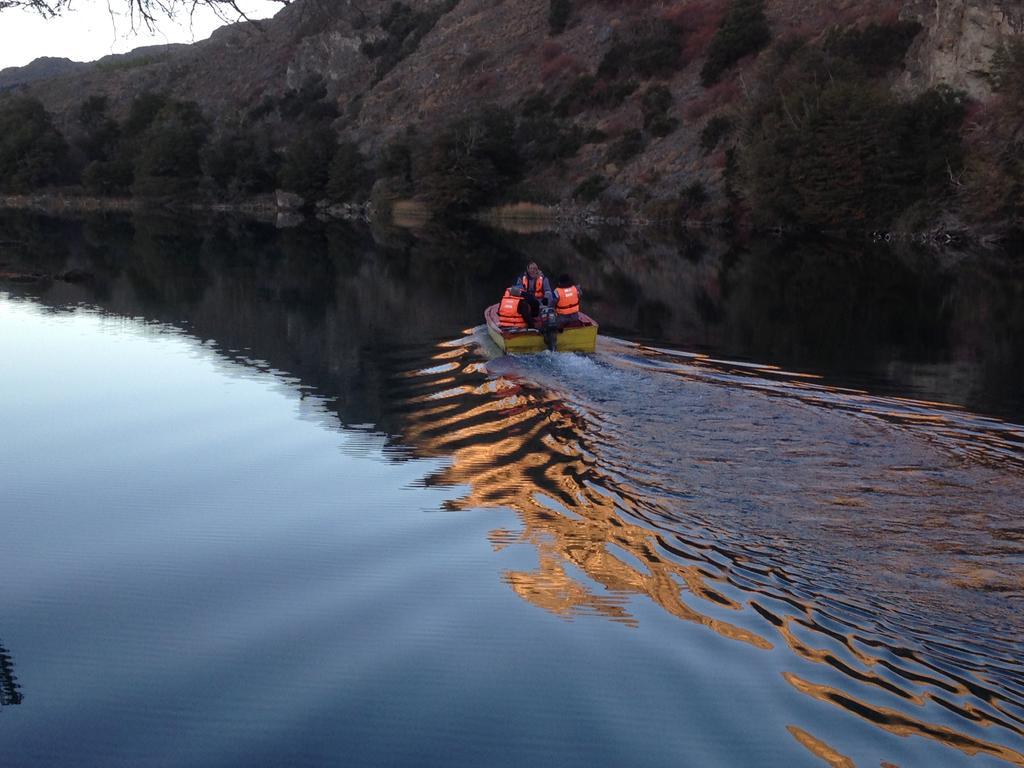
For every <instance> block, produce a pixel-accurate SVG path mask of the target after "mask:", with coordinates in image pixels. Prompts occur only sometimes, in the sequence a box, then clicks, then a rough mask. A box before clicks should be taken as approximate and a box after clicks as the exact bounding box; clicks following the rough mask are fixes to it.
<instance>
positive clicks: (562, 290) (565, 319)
mask: <svg viewBox="0 0 1024 768" xmlns="http://www.w3.org/2000/svg"><path fill="white" fill-rule="evenodd" d="M553 293H554V298H555V312H556V313H557V314H558V326H559V327H560V328H561V327H564V326H566V325H572V324H574V323H578V322H580V296H581V295H582V293H583V292H582V291H581V290H580V289H579V287H578V286H577V285H576V284H575V283H574V282H573V281H572V277H570V276H569V275H567V274H564V273H563V274H562V275H560V276H559V278H558V287H557V288H555V290H554V292H553Z"/></svg>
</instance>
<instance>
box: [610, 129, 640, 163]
mask: <svg viewBox="0 0 1024 768" xmlns="http://www.w3.org/2000/svg"><path fill="white" fill-rule="evenodd" d="M643 148H644V135H643V133H642V132H641V131H640V130H638V129H636V128H631V129H630V130H628V131H626V132H625V133H623V134H622V136H620V137H619V140H618V141H616V142H615V143H614V144H612V146H611V147H609V149H608V161H609V162H612V163H625V162H627V161H629V160H631V159H632V158H634V157H636V156H637V155H638V154H640V152H641V151H643Z"/></svg>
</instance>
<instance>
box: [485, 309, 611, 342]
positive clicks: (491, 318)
mask: <svg viewBox="0 0 1024 768" xmlns="http://www.w3.org/2000/svg"><path fill="white" fill-rule="evenodd" d="M580 319H581V320H582V322H583V325H580V326H573V327H571V328H563V329H561V330H560V331H556V334H557V340H556V344H555V351H556V352H593V351H594V348H595V347H596V346H597V323H595V322H594V321H593V320H592V319H591V318H590V317H588V316H587V315H585V314H583V313H582V312H581V313H580ZM484 320H485V321H486V323H487V333H488V334H489V335H490V337H491V339H493V340H494V343H495V344H497V345H498V348H499V349H501V351H502V352H505V353H506V354H527V353H531V352H543V351H545V350H546V349H547V348H548V345H547V342H546V341H545V340H544V334H542V333H541V332H540V331H538V330H535V329H533V328H526V329H523V330H519V329H510V328H502V327H501V326H500V325H499V324H498V305H497V304H495V305H493V306H490V307H488V308H487V310H486V311H485V312H484Z"/></svg>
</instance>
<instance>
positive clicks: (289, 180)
mask: <svg viewBox="0 0 1024 768" xmlns="http://www.w3.org/2000/svg"><path fill="white" fill-rule="evenodd" d="M337 143H338V137H337V134H335V132H334V131H333V130H332V129H331V127H330V126H329V125H318V126H314V127H312V128H310V129H308V130H306V131H304V132H303V133H301V134H299V136H298V137H297V138H296V139H295V141H293V142H292V143H291V144H289V145H288V148H287V150H286V151H285V155H284V162H283V163H282V165H281V171H280V173H279V174H278V179H277V180H278V183H279V184H280V185H281V188H282V189H284V190H286V191H288V192H294V193H296V194H297V195H301V196H302V197H304V198H306V200H317V199H319V198H320V197H322V196H323V193H324V190H325V189H326V187H327V181H328V179H329V177H330V165H331V160H332V159H333V158H334V153H335V150H336V147H337Z"/></svg>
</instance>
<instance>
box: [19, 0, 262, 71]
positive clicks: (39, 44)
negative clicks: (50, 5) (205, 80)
mask: <svg viewBox="0 0 1024 768" xmlns="http://www.w3.org/2000/svg"><path fill="white" fill-rule="evenodd" d="M111 7H112V8H114V10H115V11H120V10H121V8H122V7H123V8H125V9H126V10H127V7H128V3H127V1H126V0H111ZM239 7H240V8H242V10H244V11H245V12H246V14H247V15H248V16H249V18H252V19H264V18H267V17H269V16H273V15H274V14H275V13H277V12H278V11H279V10H281V4H280V3H275V2H271V1H270V0H242V2H240V3H239ZM223 24H224V21H223V20H222V19H221V18H219V17H218V16H217V14H215V13H214V12H213V11H211V10H210V9H208V8H197V9H196V12H195V14H194V15H193V16H192V18H191V19H190V18H189V15H188V14H187V13H183V14H180V16H179V17H178V18H177V19H175V20H173V21H171V20H167V19H160V21H159V24H158V28H157V29H156V30H155V31H153V32H150V31H148V30H147V29H146V28H145V26H139V25H137V29H136V30H135V31H134V32H133V31H132V28H131V27H132V25H131V20H130V19H129V18H128V15H127V13H120V12H119V13H116V14H114V15H113V16H111V13H110V10H109V9H108V7H107V3H106V1H105V0H81V2H79V3H76V4H75V5H74V6H72V10H70V11H67V12H65V13H64V14H62V15H61V16H59V17H57V18H55V19H44V18H42V17H41V16H40V15H39V14H37V13H30V12H28V11H22V10H13V9H8V10H5V11H0V69H4V68H5V67H20V66H23V65H25V64H28V63H29V62H30V61H32V60H33V59H37V58H39V57H40V56H53V57H57V58H66V59H71V60H73V61H94V60H96V59H98V58H101V57H103V56H107V55H109V54H111V53H124V52H126V51H130V50H132V49H133V48H139V47H141V46H144V45H164V44H167V43H193V42H195V41H197V40H204V39H206V38H207V37H209V36H210V34H211V33H212V32H213V31H214V30H215V29H217V28H218V27H220V26H222V25H223Z"/></svg>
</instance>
